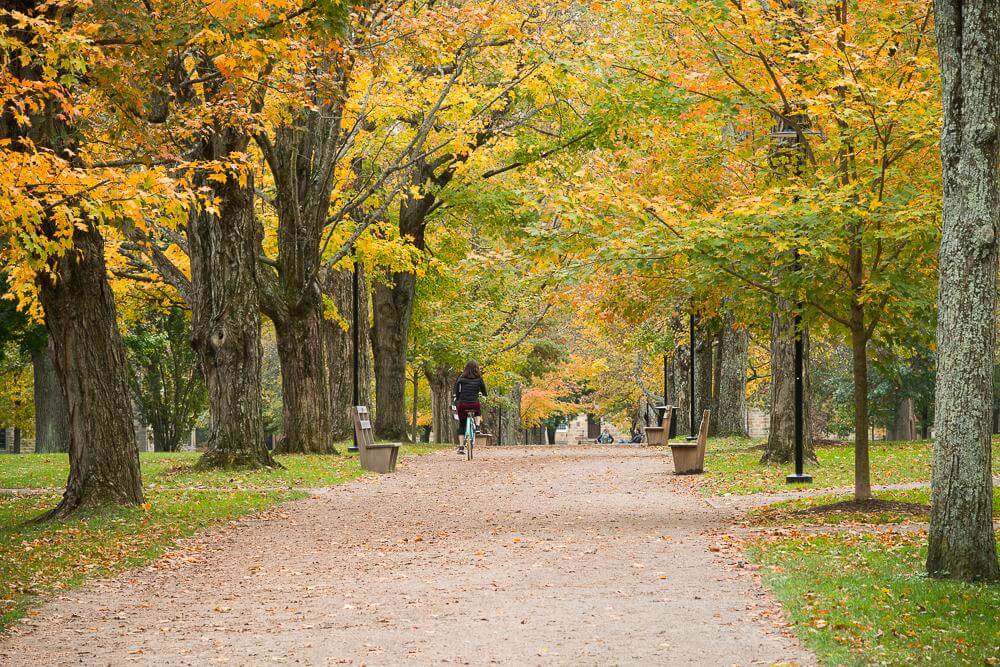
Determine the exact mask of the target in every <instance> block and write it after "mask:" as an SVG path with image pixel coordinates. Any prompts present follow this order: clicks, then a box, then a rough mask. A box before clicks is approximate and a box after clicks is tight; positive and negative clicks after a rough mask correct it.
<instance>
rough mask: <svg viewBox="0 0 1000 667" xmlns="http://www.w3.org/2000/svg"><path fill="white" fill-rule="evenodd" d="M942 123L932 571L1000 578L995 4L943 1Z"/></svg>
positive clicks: (998, 25)
mask: <svg viewBox="0 0 1000 667" xmlns="http://www.w3.org/2000/svg"><path fill="white" fill-rule="evenodd" d="M935 28H936V32H937V38H938V52H939V55H940V64H941V81H942V97H943V100H944V128H943V129H942V132H941V158H942V166H943V173H944V207H943V215H942V234H941V251H940V255H939V262H940V287H939V290H938V325H937V352H938V372H937V386H936V397H935V415H934V427H935V435H936V438H935V443H934V467H933V475H932V486H933V489H934V492H933V493H932V500H931V526H930V535H929V548H928V553H927V570H928V571H929V572H930V573H931V575H933V576H939V577H952V578H956V579H963V580H977V579H984V580H996V579H1000V566H998V564H997V551H996V539H995V537H994V534H993V512H992V503H993V482H992V477H991V470H990V467H991V465H990V455H991V452H990V447H991V442H990V421H991V419H990V418H991V414H990V412H991V408H992V398H993V396H992V393H993V363H992V362H993V359H995V352H996V298H997V292H996V276H997V219H998V217H1000V172H998V164H997V162H998V153H1000V146H998V136H997V132H998V127H997V125H998V119H1000V68H998V67H997V62H998V60H1000V53H998V47H1000V4H998V3H997V2H994V1H992V0H985V1H984V0H965V1H963V0H936V2H935Z"/></svg>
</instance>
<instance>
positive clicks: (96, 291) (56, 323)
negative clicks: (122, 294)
mask: <svg viewBox="0 0 1000 667" xmlns="http://www.w3.org/2000/svg"><path fill="white" fill-rule="evenodd" d="M53 269H54V272H55V279H54V280H53V279H51V278H50V277H48V276H46V275H42V276H41V277H40V279H39V298H40V300H41V303H42V307H43V308H44V309H45V322H46V326H47V327H48V331H49V336H50V338H51V340H52V345H53V349H54V352H55V366H56V369H57V370H58V372H59V376H60V379H61V381H62V388H63V393H64V396H65V399H66V406H67V407H68V410H69V424H70V441H69V459H70V473H69V480H68V481H67V482H66V491H65V493H64V494H63V498H62V501H61V502H60V503H59V505H58V506H57V507H56V508H55V509H54V510H52V512H50V513H49V515H48V516H51V517H63V516H67V515H69V514H71V513H72V512H73V511H75V510H76V509H78V508H80V507H89V506H95V505H101V504H105V503H119V504H125V505H138V504H140V503H142V502H143V494H142V480H141V478H140V474H139V450H138V448H137V447H136V440H135V430H134V427H133V420H132V405H131V403H130V402H129V389H128V370H127V366H126V362H125V348H124V346H123V345H122V340H121V335H120V334H119V332H118V324H117V320H116V312H115V302H114V297H113V295H112V294H111V287H110V285H108V281H107V275H106V268H105V264H104V240H103V239H102V238H101V235H100V233H99V232H98V231H97V229H96V228H94V227H87V228H86V229H80V228H77V230H76V232H75V233H74V234H73V250H71V251H70V252H69V253H68V254H67V255H65V256H64V257H62V258H61V259H59V260H58V261H57V262H55V263H54V266H53Z"/></svg>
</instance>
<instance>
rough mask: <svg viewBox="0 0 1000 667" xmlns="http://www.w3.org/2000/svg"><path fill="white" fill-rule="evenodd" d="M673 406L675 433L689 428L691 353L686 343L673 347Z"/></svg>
mask: <svg viewBox="0 0 1000 667" xmlns="http://www.w3.org/2000/svg"><path fill="white" fill-rule="evenodd" d="M673 389H674V401H675V404H674V407H676V408H677V435H678V436H680V435H681V434H682V433H689V432H690V429H691V354H690V352H689V347H688V346H687V345H678V346H677V347H676V348H675V349H674V381H673Z"/></svg>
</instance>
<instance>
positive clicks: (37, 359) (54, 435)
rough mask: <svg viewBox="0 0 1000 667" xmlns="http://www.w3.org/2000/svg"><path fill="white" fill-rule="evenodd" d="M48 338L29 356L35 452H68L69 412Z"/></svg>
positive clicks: (50, 341)
mask: <svg viewBox="0 0 1000 667" xmlns="http://www.w3.org/2000/svg"><path fill="white" fill-rule="evenodd" d="M53 357H54V352H53V345H52V339H51V338H50V339H49V340H48V342H47V343H46V346H45V347H43V348H41V349H38V350H34V351H33V352H32V353H31V365H32V369H33V371H34V379H35V387H34V394H35V452H36V453H39V454H46V453H56V452H68V451H69V440H70V431H69V409H68V408H67V407H66V397H65V395H64V393H63V389H62V384H61V383H60V381H59V374H58V373H57V372H56V367H55V361H54V359H53Z"/></svg>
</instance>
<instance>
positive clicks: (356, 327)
mask: <svg viewBox="0 0 1000 667" xmlns="http://www.w3.org/2000/svg"><path fill="white" fill-rule="evenodd" d="M358 282H359V278H358V259H357V255H356V254H355V257H354V273H352V274H351V337H352V339H353V340H352V342H351V364H352V369H351V370H352V375H351V381H352V385H353V386H352V390H353V393H352V399H351V400H352V401H353V402H354V406H355V407H357V406H358V405H361V360H360V359H359V357H358V349H359V348H360V347H361V325H360V319H361V318H360V317H359V316H358V310H359V309H360V306H359V303H360V301H361V298H360V295H359V294H358V292H359V291H360V287H359V284H358ZM352 413H353V410H352ZM347 451H349V452H356V451H358V431H357V429H354V442H353V444H352V445H351V446H350V447H348V449H347Z"/></svg>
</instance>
